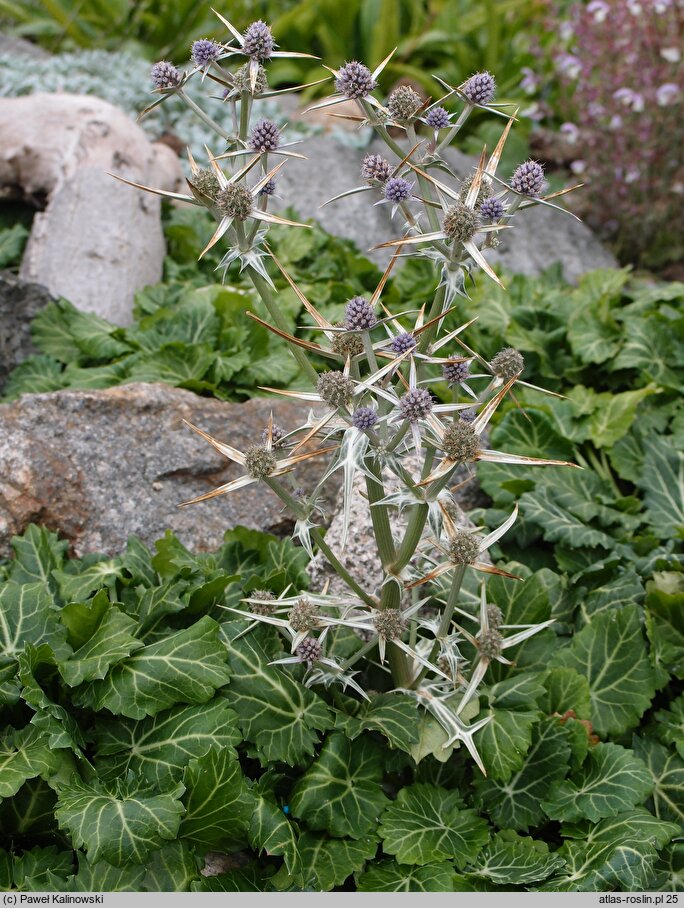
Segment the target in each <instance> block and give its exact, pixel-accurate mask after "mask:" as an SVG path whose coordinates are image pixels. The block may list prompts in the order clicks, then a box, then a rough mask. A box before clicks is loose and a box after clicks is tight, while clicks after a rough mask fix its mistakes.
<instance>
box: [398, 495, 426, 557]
mask: <svg viewBox="0 0 684 908" xmlns="http://www.w3.org/2000/svg"><path fill="white" fill-rule="evenodd" d="M427 516H428V506H427V504H416V505H413V506H412V507H411V513H410V515H409V519H408V523H407V526H406V533H405V534H404V538H403V540H402V542H401V545H400V546H399V551H398V552H397V557H396V560H395V561H394V564H392V566H391V569H392V573H393V574H399V573H400V572H401V571H403V569H404V568H405V567H406V565H407V564H408V563H409V561H410V560H411V558H412V557H413V553H414V552H415V551H416V549H417V548H418V543H419V542H420V539H421V536H422V535H423V530H424V528H425V521H426V520H427Z"/></svg>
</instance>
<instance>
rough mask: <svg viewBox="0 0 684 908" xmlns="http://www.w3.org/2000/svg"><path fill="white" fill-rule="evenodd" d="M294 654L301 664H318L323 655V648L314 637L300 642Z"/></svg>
mask: <svg viewBox="0 0 684 908" xmlns="http://www.w3.org/2000/svg"><path fill="white" fill-rule="evenodd" d="M295 653H296V655H297V656H298V658H299V659H301V661H302V662H307V663H308V664H309V665H313V663H314V662H318V660H319V659H320V658H321V656H322V655H323V647H322V646H321V644H320V643H319V642H318V640H316V638H315V637H306V639H304V640H302V642H301V643H300V644H299V646H298V647H297V649H296V650H295Z"/></svg>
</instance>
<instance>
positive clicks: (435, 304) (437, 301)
mask: <svg viewBox="0 0 684 908" xmlns="http://www.w3.org/2000/svg"><path fill="white" fill-rule="evenodd" d="M445 294H446V287H445V286H444V285H443V284H442V285H441V286H440V287H438V288H437V290H436V291H435V296H434V299H433V300H432V306H431V307H430V311H429V312H428V317H427V319H426V321H428V322H430V321H432V319H433V318H437V316H438V315H439V313H440V312H441V311H442V309H443V307H444V299H445ZM439 324H440V322H435V323H434V325H431V326H430V327H429V328H428V329H427V330H426V331H423V333H422V334H421V335H420V340H419V342H418V352H419V353H425V351H426V350H427V349H428V347H429V346H430V344H431V343H432V339H433V338H434V336H435V334H436V332H437V329H438V327H439Z"/></svg>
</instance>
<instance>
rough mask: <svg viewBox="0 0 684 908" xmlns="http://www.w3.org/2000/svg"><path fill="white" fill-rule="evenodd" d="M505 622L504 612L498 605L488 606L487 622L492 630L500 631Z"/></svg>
mask: <svg viewBox="0 0 684 908" xmlns="http://www.w3.org/2000/svg"><path fill="white" fill-rule="evenodd" d="M503 620H504V616H503V612H502V611H501V609H500V608H499V606H498V605H488V606H487V621H488V623H489V627H490V629H491V630H493V631H498V629H499V628H500V627H501V625H502V624H503Z"/></svg>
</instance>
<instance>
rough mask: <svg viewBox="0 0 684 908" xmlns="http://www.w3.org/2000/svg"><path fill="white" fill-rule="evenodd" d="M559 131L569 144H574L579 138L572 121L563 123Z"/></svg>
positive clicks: (577, 130)
mask: <svg viewBox="0 0 684 908" xmlns="http://www.w3.org/2000/svg"><path fill="white" fill-rule="evenodd" d="M560 131H561V134H562V136H563V138H564V139H565V141H566V142H568V143H569V144H570V145H574V144H575V143H576V142H577V140H578V139H579V129H578V128H577V126H576V125H575V124H574V123H563V125H562V126H561V128H560Z"/></svg>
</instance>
